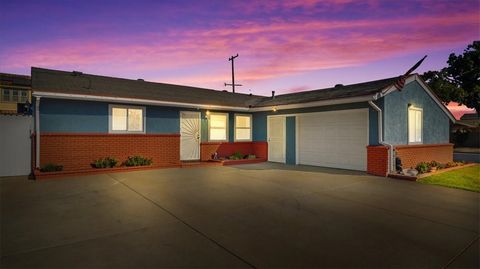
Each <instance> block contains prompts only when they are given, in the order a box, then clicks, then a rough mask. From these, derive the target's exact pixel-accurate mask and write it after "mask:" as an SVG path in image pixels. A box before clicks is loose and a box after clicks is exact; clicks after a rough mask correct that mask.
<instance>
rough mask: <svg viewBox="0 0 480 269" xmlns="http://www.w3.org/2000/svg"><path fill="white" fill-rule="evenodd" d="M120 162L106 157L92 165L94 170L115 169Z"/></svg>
mask: <svg viewBox="0 0 480 269" xmlns="http://www.w3.org/2000/svg"><path fill="white" fill-rule="evenodd" d="M117 163H118V161H117V160H116V159H115V158H111V157H105V158H100V159H98V160H96V161H94V162H93V163H92V167H94V168H107V167H110V168H111V167H115V166H116V165H117Z"/></svg>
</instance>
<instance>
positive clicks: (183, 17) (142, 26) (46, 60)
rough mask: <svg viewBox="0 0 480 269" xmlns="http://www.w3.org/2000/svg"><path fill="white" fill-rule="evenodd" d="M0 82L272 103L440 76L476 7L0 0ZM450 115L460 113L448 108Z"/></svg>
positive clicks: (469, 34)
mask: <svg viewBox="0 0 480 269" xmlns="http://www.w3.org/2000/svg"><path fill="white" fill-rule="evenodd" d="M0 3H1V6H2V9H3V10H8V12H2V16H0V40H1V41H0V72H7V73H17V74H27V75H28V74H29V73H30V67H31V66H36V67H43V68H51V69H60V70H67V71H73V70H76V71H82V72H84V73H91V74H98V75H106V76H114V77H123V78H130V79H138V78H142V79H145V80H147V81H154V82H164V83H174V84H183V85H192V86H197V87H205V88H211V89H217V90H224V89H226V90H230V88H226V87H225V86H224V83H225V82H227V83H230V82H231V66H230V62H229V61H228V58H229V57H230V56H232V55H235V54H237V53H238V54H239V57H238V58H236V59H235V78H236V83H240V84H242V85H243V86H241V87H237V91H238V92H243V93H253V94H258V95H270V94H271V91H272V90H275V91H276V93H277V94H281V93H290V92H299V91H305V90H314V89H321V88H327V87H332V86H334V85H335V84H352V83H358V82H363V81H369V80H376V79H382V78H387V77H393V76H399V75H401V74H403V73H404V72H405V71H406V70H408V69H409V68H410V67H411V66H412V65H413V64H415V63H416V62H417V61H418V60H419V59H420V58H422V57H423V56H424V55H428V57H427V59H426V60H425V62H424V63H423V64H422V65H421V66H420V68H419V69H417V70H416V72H418V73H423V72H424V71H428V70H439V69H441V68H442V67H445V66H446V65H447V64H446V61H447V59H448V55H449V54H450V53H456V54H460V53H462V51H463V50H464V49H465V48H466V46H467V45H468V44H470V43H472V41H473V40H478V39H480V29H479V27H480V6H479V5H480V1H478V0H462V1H450V0H449V1H444V0H424V1H414V0H402V1H394V0H391V1H389V0H384V1H380V0H366V1H359V0H322V1H318V0H289V1H239V0H237V1H227V0H223V1H216V0H203V1H202V0H195V1H187V0H176V1H170V0H164V1H153V0H152V1H141V0H137V1H133V0H132V1H123V0H115V1H108V0H107V1H102V0H97V1H87V0H82V1H79V0H75V1H70V0H58V1H51V0H43V1H27V0H22V1H15V0H0ZM450 108H451V110H452V112H454V113H456V114H455V115H456V116H458V115H460V114H462V113H463V112H464V111H465V108H464V107H458V106H456V105H452V104H450ZM458 111H460V112H458Z"/></svg>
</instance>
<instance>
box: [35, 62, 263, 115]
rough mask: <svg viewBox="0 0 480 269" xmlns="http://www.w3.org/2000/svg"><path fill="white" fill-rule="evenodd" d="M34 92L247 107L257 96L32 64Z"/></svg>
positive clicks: (258, 97)
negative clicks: (61, 69) (59, 69)
mask: <svg viewBox="0 0 480 269" xmlns="http://www.w3.org/2000/svg"><path fill="white" fill-rule="evenodd" d="M32 88H33V89H34V91H42V92H53V93H67V94H79V95H95V96H106V97H122V98H136V99H146V100H160V101H168V102H182V103H192V104H209V105H221V106H238V107H248V106H249V105H252V104H253V103H255V101H256V100H258V99H260V98H262V97H261V96H255V95H249V94H241V93H231V92H224V91H217V90H212V89H204V88H197V87H190V86H181V85H174V84H166V83H156V82H147V81H143V80H132V79H123V78H114V77H106V76H98V75H91V74H85V73H81V72H75V71H74V72H66V71H58V70H50V69H43V68H37V67H32Z"/></svg>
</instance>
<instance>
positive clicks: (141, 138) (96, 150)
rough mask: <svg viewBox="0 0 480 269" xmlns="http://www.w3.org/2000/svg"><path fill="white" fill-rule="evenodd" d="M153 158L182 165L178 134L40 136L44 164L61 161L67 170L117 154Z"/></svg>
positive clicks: (161, 163) (159, 163)
mask: <svg viewBox="0 0 480 269" xmlns="http://www.w3.org/2000/svg"><path fill="white" fill-rule="evenodd" d="M132 155H142V156H144V157H146V158H152V159H153V166H172V165H179V164H180V135H178V134H167V135H164V134H160V135H157V134H155V135H154V134H72V133H68V134H62V133H43V134H41V136H40V166H43V165H45V164H47V163H54V164H61V165H63V167H64V168H63V170H65V171H71V170H80V169H86V168H90V167H91V166H90V164H91V163H92V162H93V161H94V160H96V159H99V158H104V157H114V158H116V159H117V160H118V161H119V162H123V161H125V160H126V159H127V157H128V156H132Z"/></svg>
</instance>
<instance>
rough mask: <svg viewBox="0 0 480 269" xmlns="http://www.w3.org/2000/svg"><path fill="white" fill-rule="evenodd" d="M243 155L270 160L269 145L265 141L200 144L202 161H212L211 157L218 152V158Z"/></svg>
mask: <svg viewBox="0 0 480 269" xmlns="http://www.w3.org/2000/svg"><path fill="white" fill-rule="evenodd" d="M237 151H238V152H240V153H242V154H255V155H256V156H257V158H261V159H265V160H266V159H267V158H268V144H267V142H263V141H254V142H245V141H242V142H202V143H200V160H201V161H208V160H211V156H212V155H213V154H214V153H215V152H217V153H218V157H227V156H230V155H232V154H233V153H234V152H237Z"/></svg>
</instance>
